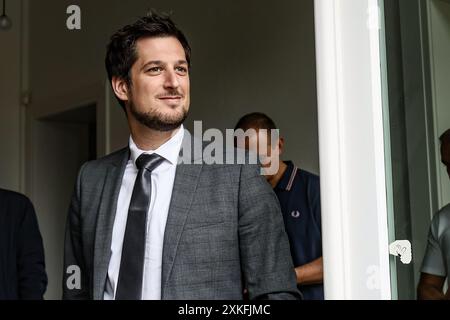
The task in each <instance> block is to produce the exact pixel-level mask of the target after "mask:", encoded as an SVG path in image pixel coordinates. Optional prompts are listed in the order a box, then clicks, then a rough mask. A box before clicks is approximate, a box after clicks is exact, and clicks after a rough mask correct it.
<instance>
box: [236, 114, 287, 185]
mask: <svg viewBox="0 0 450 320" xmlns="http://www.w3.org/2000/svg"><path fill="white" fill-rule="evenodd" d="M234 130H235V146H236V147H237V148H245V149H247V150H251V151H253V152H256V153H257V154H258V156H259V157H260V160H261V163H262V166H263V167H264V168H266V171H267V172H269V171H270V172H271V173H270V174H266V178H267V179H268V180H269V181H270V180H271V179H273V178H274V176H275V175H276V174H277V173H278V171H279V168H280V167H279V165H280V155H281V153H282V152H283V146H284V139H283V138H282V137H280V136H279V135H278V129H277V127H276V125H275V122H274V121H273V120H272V119H271V118H269V116H267V115H266V114H264V113H261V112H253V113H249V114H246V115H245V116H243V117H242V118H240V119H239V121H238V122H237V124H236V126H235V128H234Z"/></svg>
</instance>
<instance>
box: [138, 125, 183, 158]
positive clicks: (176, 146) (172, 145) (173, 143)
mask: <svg viewBox="0 0 450 320" xmlns="http://www.w3.org/2000/svg"><path fill="white" fill-rule="evenodd" d="M183 137H184V127H183V125H181V126H180V128H178V131H177V132H176V133H175V135H174V136H173V137H172V138H170V139H169V140H167V141H166V142H165V143H164V144H162V145H161V146H159V148H158V149H156V150H141V149H139V148H138V146H137V145H136V143H134V141H133V138H132V137H131V135H130V139H129V146H130V159H131V161H133V165H136V159H137V158H138V157H139V156H140V155H141V154H143V153H148V154H152V153H156V154H158V155H160V156H161V157H163V158H164V159H165V160H167V161H169V162H170V163H171V164H177V162H178V156H179V154H180V149H181V144H182V142H183Z"/></svg>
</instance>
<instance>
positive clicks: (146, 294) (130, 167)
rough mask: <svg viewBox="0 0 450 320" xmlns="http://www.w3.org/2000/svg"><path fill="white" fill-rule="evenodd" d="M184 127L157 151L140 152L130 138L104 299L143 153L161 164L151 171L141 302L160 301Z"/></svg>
mask: <svg viewBox="0 0 450 320" xmlns="http://www.w3.org/2000/svg"><path fill="white" fill-rule="evenodd" d="M183 136H184V129H183V125H181V127H180V128H179V129H178V131H177V132H176V133H175V135H174V136H173V137H172V138H170V140H168V141H167V142H166V143H164V144H163V145H161V146H160V147H159V148H158V149H156V150H147V151H145V150H140V149H139V148H138V147H137V146H136V144H135V143H134V141H133V139H132V138H131V136H130V142H129V144H130V160H128V163H127V167H126V169H125V173H124V176H123V179H122V185H121V187H120V192H119V198H118V202H117V210H116V216H115V220H114V226H113V233H112V241H111V252H112V253H111V260H110V261H109V266H108V277H107V281H106V288H105V292H104V296H103V298H104V299H105V300H113V299H114V297H115V293H116V288H117V280H118V278H119V269H120V259H121V256H122V244H123V238H124V235H125V227H126V224H127V216H128V208H129V206H130V201H131V194H132V192H133V187H134V182H135V180H136V176H137V173H138V169H137V167H136V164H135V161H136V159H137V158H138V157H139V156H140V155H141V154H142V153H148V154H152V153H157V154H158V155H160V156H162V157H163V158H164V159H165V161H163V162H162V163H161V164H160V165H159V166H158V167H157V168H156V169H154V170H153V171H152V178H151V181H152V194H151V199H150V205H149V209H148V214H147V235H146V240H145V241H146V243H145V259H144V261H145V262H144V270H143V279H142V299H143V300H158V299H161V265H162V252H163V241H164V230H165V228H166V221H167V215H168V213H169V205H170V199H171V197H172V189H173V183H174V179H175V172H176V167H177V161H178V156H179V152H180V149H181V144H182V142H183Z"/></svg>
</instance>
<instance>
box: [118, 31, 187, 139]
mask: <svg viewBox="0 0 450 320" xmlns="http://www.w3.org/2000/svg"><path fill="white" fill-rule="evenodd" d="M136 55H137V60H136V62H135V63H134V64H133V66H132V67H131V70H130V80H131V84H130V85H128V84H127V83H126V82H125V80H124V79H118V78H114V79H113V88H114V91H115V93H116V95H117V96H118V97H119V98H120V99H122V100H124V101H125V105H126V112H127V116H128V118H129V122H130V125H133V122H134V121H133V120H136V121H137V122H138V123H140V124H142V125H145V126H147V127H148V128H150V129H153V130H157V131H170V130H174V129H176V128H178V127H179V126H180V125H181V124H182V123H183V121H184V120H185V119H186V117H187V113H188V110H189V103H190V96H189V69H188V62H187V61H186V55H185V51H184V49H183V46H182V45H181V43H180V42H179V41H178V40H177V39H176V38H175V37H156V38H143V39H140V40H138V41H137V43H136Z"/></svg>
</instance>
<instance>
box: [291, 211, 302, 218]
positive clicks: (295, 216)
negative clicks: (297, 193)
mask: <svg viewBox="0 0 450 320" xmlns="http://www.w3.org/2000/svg"><path fill="white" fill-rule="evenodd" d="M291 216H292V218H296V219H297V218H299V217H300V211H298V210H294V211H292V212H291Z"/></svg>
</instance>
